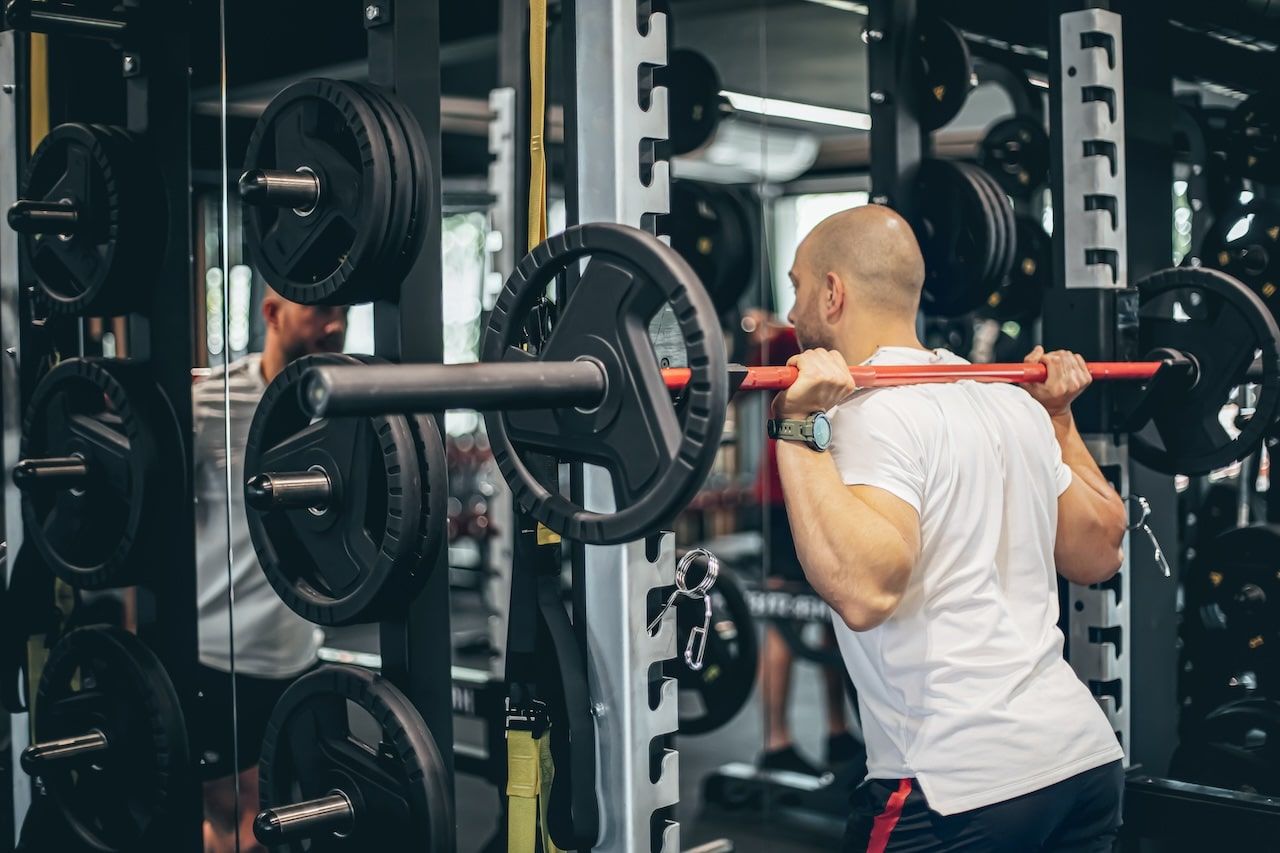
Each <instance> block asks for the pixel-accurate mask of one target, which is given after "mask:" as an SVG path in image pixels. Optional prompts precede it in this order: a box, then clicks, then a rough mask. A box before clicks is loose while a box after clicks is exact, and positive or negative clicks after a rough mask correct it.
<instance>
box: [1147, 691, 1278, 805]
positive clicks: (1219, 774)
mask: <svg viewBox="0 0 1280 853" xmlns="http://www.w3.org/2000/svg"><path fill="white" fill-rule="evenodd" d="M1169 775H1170V776H1171V777H1172V778H1174V779H1179V780H1184V781H1187V782H1194V783H1196V784H1200V785H1210V786H1212V787H1215V788H1226V789H1228V790H1235V791H1245V792H1248V793H1253V794H1280V702H1276V701H1274V700H1271V699H1262V698H1257V699H1243V700H1239V701H1236V702H1229V703H1227V704H1226V705H1223V706H1222V707H1221V708H1218V709H1216V710H1214V711H1213V712H1212V713H1210V714H1209V715H1208V716H1207V717H1206V718H1205V719H1204V721H1203V722H1201V723H1200V724H1199V725H1198V726H1196V727H1195V728H1194V729H1192V730H1190V731H1189V732H1188V733H1187V734H1186V736H1184V737H1183V738H1182V742H1181V743H1180V744H1179V745H1178V748H1177V749H1176V750H1175V751H1174V753H1173V757H1172V758H1171V759H1170V763H1169Z"/></svg>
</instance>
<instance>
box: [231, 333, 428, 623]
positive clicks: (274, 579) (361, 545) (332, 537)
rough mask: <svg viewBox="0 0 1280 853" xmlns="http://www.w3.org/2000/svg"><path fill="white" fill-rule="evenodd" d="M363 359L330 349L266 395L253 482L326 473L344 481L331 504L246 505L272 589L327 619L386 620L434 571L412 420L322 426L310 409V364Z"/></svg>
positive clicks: (314, 617) (257, 418)
mask: <svg viewBox="0 0 1280 853" xmlns="http://www.w3.org/2000/svg"><path fill="white" fill-rule="evenodd" d="M354 361H356V359H354V358H352V357H351V356H345V355H338V354H324V355H311V356H305V357H303V358H300V359H298V360H296V361H294V362H293V363H292V364H290V365H289V366H287V367H286V368H285V369H284V370H283V371H281V372H280V375H279V376H277V377H276V378H275V379H274V380H272V382H271V384H270V385H269V386H267V390H266V391H265V392H264V393H263V395H262V401H261V402H260V403H259V404H258V409H257V411H256V412H255V413H254V416H253V424H252V425H251V426H250V428H249V439H248V441H247V443H246V447H245V472H246V476H247V477H248V478H249V479H252V477H253V476H254V475H255V474H264V473H273V472H274V473H285V472H302V471H309V470H321V471H323V472H324V473H325V474H326V475H327V476H328V477H329V480H330V482H331V483H332V484H333V486H334V496H333V497H331V499H330V500H328V501H327V502H326V504H325V506H324V507H323V508H320V507H300V508H275V509H270V510H259V509H255V508H254V507H253V506H251V505H248V504H246V507H245V514H246V517H247V520H248V523H249V535H250V537H251V538H252V540H253V547H254V549H255V550H256V551H257V553H258V561H259V562H260V563H261V564H262V570H263V572H264V573H265V574H266V576H267V580H268V581H270V583H271V586H272V588H274V589H275V591H276V593H277V594H278V595H279V596H280V598H281V600H282V601H284V602H285V604H287V605H288V606H289V607H290V609H292V610H293V611H294V612H295V613H297V614H298V615H300V616H302V617H303V618H305V619H309V620H311V621H312V622H315V623H317V624H320V625H350V624H353V623H356V622H371V621H376V620H377V619H378V618H379V617H380V616H381V615H384V614H386V613H390V612H393V611H395V610H396V609H397V608H403V607H404V606H405V603H406V601H407V600H408V598H409V597H410V596H411V593H412V591H414V590H415V587H418V584H420V582H421V574H422V573H423V571H424V570H423V569H422V566H421V563H422V562H423V561H422V555H421V554H420V553H419V552H418V548H419V547H420V545H421V540H420V538H419V526H420V524H421V523H422V520H423V518H422V483H421V478H420V472H419V469H418V463H417V459H418V455H417V454H418V451H417V448H416V447H415V435H414V432H413V431H412V430H411V429H410V427H409V424H408V422H407V421H406V419H405V418H404V417H402V416H400V415H387V416H376V417H370V418H322V419H319V420H316V421H314V422H313V421H312V420H311V419H310V418H309V417H308V416H307V415H306V413H304V412H303V410H302V405H301V401H300V399H299V396H298V382H299V379H300V377H301V376H302V375H303V374H304V373H305V372H306V370H307V369H308V368H310V367H313V366H315V365H318V364H351V363H352V362H354ZM246 492H248V485H247V483H246ZM443 518H444V516H443V514H441V515H440V516H438V517H437V519H436V520H435V522H434V523H435V524H437V525H439V524H442V523H443ZM433 562H434V557H433Z"/></svg>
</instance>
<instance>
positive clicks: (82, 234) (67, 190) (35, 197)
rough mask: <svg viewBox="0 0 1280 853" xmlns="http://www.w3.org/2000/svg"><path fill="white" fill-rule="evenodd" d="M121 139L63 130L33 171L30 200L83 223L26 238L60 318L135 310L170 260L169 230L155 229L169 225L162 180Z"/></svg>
mask: <svg viewBox="0 0 1280 853" xmlns="http://www.w3.org/2000/svg"><path fill="white" fill-rule="evenodd" d="M120 134H121V135H120V136H115V135H113V134H112V132H111V131H109V130H108V129H106V128H102V127H98V126H91V125H85V124H76V123H70V124H62V125H59V126H57V127H55V128H54V129H53V130H51V131H50V132H49V134H48V135H47V136H46V137H45V138H44V140H43V141H42V142H41V143H40V145H39V147H38V148H36V150H35V152H34V153H33V154H32V156H31V161H30V162H29V163H28V164H27V171H26V175H25V176H24V179H23V184H22V190H21V196H22V198H23V199H24V200H28V201H49V202H66V203H69V204H71V205H73V206H74V207H75V208H76V209H77V211H78V212H79V217H80V222H79V225H78V227H77V229H76V231H75V232H74V233H73V234H69V235H58V234H29V235H24V236H23V237H22V241H23V244H24V246H25V248H26V251H27V257H28V259H29V261H30V263H31V268H32V271H33V272H34V273H35V275H36V279H37V281H38V283H39V285H40V290H41V293H42V295H43V296H44V297H45V301H46V303H47V305H48V307H49V310H50V311H52V312H55V313H60V314H77V315H81V316H84V315H98V316H112V315H116V314H122V313H125V312H128V311H131V310H135V309H136V308H138V307H139V306H140V305H142V304H143V301H144V300H143V297H144V296H145V295H146V294H147V292H148V288H149V286H150V284H151V282H150V281H148V278H149V277H150V275H151V274H152V273H153V272H154V271H155V268H156V264H157V262H158V260H159V258H160V257H162V256H163V254H164V251H163V249H164V229H163V228H149V227H147V223H149V222H157V221H158V222H163V221H164V213H163V194H162V193H160V192H158V191H157V190H158V188H159V177H158V176H157V175H155V174H154V173H152V172H150V171H147V170H145V169H144V168H143V167H142V159H141V158H140V157H138V156H137V155H136V151H135V150H134V149H136V147H137V145H138V142H137V140H135V139H133V138H132V137H131V136H129V135H128V134H125V133H124V132H123V131H121V132H120ZM157 198H159V201H156V199H157ZM157 207H158V208H159V209H158V210H157V209H155V208H157ZM149 208H150V209H149Z"/></svg>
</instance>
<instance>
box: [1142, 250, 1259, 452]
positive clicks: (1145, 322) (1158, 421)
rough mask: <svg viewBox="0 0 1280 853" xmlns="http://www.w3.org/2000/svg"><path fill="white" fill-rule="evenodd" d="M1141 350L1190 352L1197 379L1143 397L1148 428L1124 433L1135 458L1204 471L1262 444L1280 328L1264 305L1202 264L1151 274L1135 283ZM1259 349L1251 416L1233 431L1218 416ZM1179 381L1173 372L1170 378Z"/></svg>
mask: <svg viewBox="0 0 1280 853" xmlns="http://www.w3.org/2000/svg"><path fill="white" fill-rule="evenodd" d="M1137 287H1138V290H1139V292H1140V299H1141V304H1140V307H1139V309H1138V319H1139V323H1138V351H1139V352H1142V353H1156V354H1158V353H1159V352H1160V351H1162V350H1177V351H1180V352H1187V353H1194V354H1195V362H1196V363H1195V365H1194V368H1195V372H1196V379H1195V382H1194V384H1193V385H1191V387H1185V383H1176V382H1175V383H1174V384H1172V385H1170V386H1169V389H1170V396H1168V397H1165V396H1163V395H1162V394H1161V393H1160V392H1159V391H1158V388H1159V385H1156V387H1155V389H1153V391H1152V392H1151V393H1148V394H1146V395H1145V397H1144V399H1143V406H1144V407H1145V410H1146V412H1147V414H1148V416H1149V418H1150V421H1151V428H1150V429H1143V430H1142V431H1141V432H1137V433H1134V434H1133V435H1132V436H1131V437H1130V439H1129V452H1130V453H1131V454H1132V456H1133V458H1134V459H1136V460H1138V461H1139V462H1141V463H1142V464H1143V465H1146V466H1147V467H1149V468H1153V469H1155V470H1157V471H1161V472H1164V473H1166V474H1175V473H1177V474H1188V475H1197V474H1207V473H1209V472H1210V471H1212V470H1214V469H1215V468H1221V467H1223V466H1225V465H1229V464H1231V463H1232V462H1235V461H1236V460H1237V459H1242V458H1244V457H1245V456H1247V455H1248V454H1249V453H1251V452H1253V450H1255V449H1256V448H1258V447H1259V446H1261V443H1262V439H1263V436H1264V435H1265V433H1266V432H1267V430H1268V429H1269V428H1270V427H1271V424H1272V423H1274V421H1275V419H1276V414H1277V411H1280V330H1278V329H1277V328H1276V321H1275V320H1274V319H1273V318H1272V316H1271V313H1270V312H1269V311H1268V310H1267V308H1266V306H1265V305H1264V304H1263V303H1262V300H1260V299H1259V298H1258V297H1257V296H1256V295H1255V294H1254V293H1253V292H1252V291H1250V290H1249V289H1248V288H1246V287H1244V286H1243V285H1242V284H1240V283H1239V282H1238V281H1236V280H1235V279H1234V278H1232V277H1231V276H1229V275H1226V274H1224V273H1221V272H1217V271H1216V270H1209V269H1204V268H1202V267H1178V268H1176V269H1169V270H1163V271H1161V272H1157V273H1153V274H1151V275H1149V276H1147V277H1146V278H1144V279H1142V280H1141V281H1139V282H1138V283H1137ZM1259 351H1260V352H1261V369H1262V372H1261V375H1260V376H1258V377H1257V379H1256V380H1251V381H1255V382H1256V383H1257V385H1256V387H1257V390H1258V395H1257V399H1256V408H1255V410H1254V414H1253V416H1252V417H1251V418H1250V419H1249V420H1248V422H1246V423H1245V424H1244V425H1243V427H1242V429H1241V431H1240V433H1239V435H1237V436H1236V437H1234V438H1233V437H1232V436H1231V435H1230V434H1228V433H1227V431H1226V428H1225V427H1223V425H1222V423H1221V422H1220V421H1219V414H1220V413H1221V411H1222V409H1223V407H1224V406H1226V405H1227V404H1228V403H1229V402H1230V401H1231V393H1232V390H1233V389H1234V388H1237V387H1239V386H1240V385H1241V384H1242V380H1243V379H1244V377H1245V374H1246V371H1248V369H1249V366H1250V365H1251V364H1252V363H1253V361H1254V353H1255V352H1259ZM1171 378H1173V379H1174V380H1176V377H1171Z"/></svg>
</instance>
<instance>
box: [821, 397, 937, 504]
mask: <svg viewBox="0 0 1280 853" xmlns="http://www.w3.org/2000/svg"><path fill="white" fill-rule="evenodd" d="M831 438H832V441H831V453H832V455H833V456H834V458H835V462H836V467H837V468H838V469H839V471H840V476H841V478H842V479H843V480H844V483H845V485H847V486H874V487H875V488H877V489H883V490H885V491H886V492H888V493H889V494H891V495H893V496H894V497H896V498H898V499H900V500H902V501H905V502H906V503H908V504H910V506H911V508H912V509H914V510H915V511H916V512H917V513H919V512H920V508H921V507H922V506H923V505H924V481H925V466H926V463H925V453H924V446H923V442H922V441H921V438H920V435H919V432H918V431H917V429H916V426H915V425H913V424H910V423H908V422H907V419H906V418H905V417H904V416H903V414H902V413H901V412H899V411H897V410H895V408H894V407H893V406H892V405H889V404H887V403H885V402H882V401H881V400H877V399H875V398H874V397H868V398H865V399H861V400H858V399H855V400H854V401H851V402H849V403H845V404H844V405H843V406H840V407H839V408H837V409H836V410H835V411H834V413H833V415H832V419H831Z"/></svg>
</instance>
